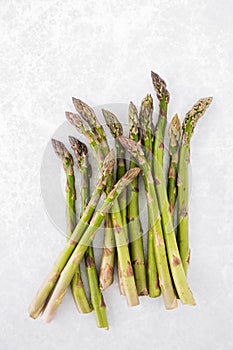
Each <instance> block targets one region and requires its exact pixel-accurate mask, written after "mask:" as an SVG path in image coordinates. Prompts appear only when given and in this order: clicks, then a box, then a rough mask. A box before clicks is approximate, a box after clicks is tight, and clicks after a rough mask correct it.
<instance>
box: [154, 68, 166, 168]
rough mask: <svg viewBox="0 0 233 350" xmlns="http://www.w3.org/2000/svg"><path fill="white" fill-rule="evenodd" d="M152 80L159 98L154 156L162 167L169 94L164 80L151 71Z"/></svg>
mask: <svg viewBox="0 0 233 350" xmlns="http://www.w3.org/2000/svg"><path fill="white" fill-rule="evenodd" d="M151 78H152V82H153V85H154V88H155V91H156V94H157V98H158V99H159V119H158V123H157V125H156V128H155V140H154V157H155V158H156V159H157V166H158V164H160V166H161V167H163V156H164V134H165V129H166V123H167V105H168V103H169V98H170V94H169V92H168V91H167V88H166V83H165V81H164V80H163V79H162V78H160V76H159V75H158V74H156V73H154V72H151ZM154 172H155V173H156V165H154Z"/></svg>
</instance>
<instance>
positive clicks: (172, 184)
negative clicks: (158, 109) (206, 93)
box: [167, 114, 180, 221]
mask: <svg viewBox="0 0 233 350" xmlns="http://www.w3.org/2000/svg"><path fill="white" fill-rule="evenodd" d="M168 134H169V155H170V164H169V170H168V188H167V195H168V201H169V209H170V212H171V215H172V218H173V221H174V208H175V203H176V197H177V171H178V159H179V141H180V120H179V117H178V115H177V114H175V115H174V117H173V118H172V121H171V124H170V126H169V130H168Z"/></svg>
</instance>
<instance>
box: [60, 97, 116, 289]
mask: <svg viewBox="0 0 233 350" xmlns="http://www.w3.org/2000/svg"><path fill="white" fill-rule="evenodd" d="M73 102H74V105H75V108H76V109H77V111H78V112H79V113H80V115H81V116H82V117H83V119H84V120H85V121H86V122H87V123H88V125H89V126H90V128H91V130H90V128H89V126H88V125H87V124H86V123H85V122H83V121H82V119H81V118H80V117H79V116H78V115H76V114H73V113H66V116H67V119H68V120H69V121H70V122H71V124H73V125H74V126H75V127H76V129H77V130H78V131H79V132H80V133H81V134H83V135H84V136H85V137H86V139H87V141H88V142H89V144H90V146H91V148H92V150H93V152H94V155H95V158H96V159H97V161H98V164H99V168H101V167H102V162H103V159H104V156H105V155H106V154H107V153H108V150H109V148H108V144H107V141H106V135H105V132H104V129H103V128H102V126H101V124H100V123H99V121H98V119H97V117H96V115H95V112H94V111H93V109H92V108H91V107H89V106H88V105H87V104H86V103H84V102H82V101H81V100H78V99H75V98H73ZM113 184H114V177H113V174H111V175H110V176H109V180H108V184H107V186H106V190H105V193H106V194H108V193H109V192H110V191H111V189H112V187H113ZM104 227H105V232H104V248H103V254H102V259H101V266H100V276H99V281H100V287H101V289H102V290H104V289H106V288H107V287H109V286H110V285H111V284H112V282H113V277H114V276H113V275H114V256H115V248H114V244H115V242H114V233H113V228H112V220H111V215H110V214H107V215H106V219H105V225H104Z"/></svg>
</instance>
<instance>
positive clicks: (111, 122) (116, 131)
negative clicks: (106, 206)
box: [102, 109, 128, 295]
mask: <svg viewBox="0 0 233 350" xmlns="http://www.w3.org/2000/svg"><path fill="white" fill-rule="evenodd" d="M102 112H103V116H104V118H105V121H106V124H107V126H108V127H109V129H110V131H111V134H112V136H113V137H114V138H115V146H116V152H117V172H116V180H117V181H118V180H119V179H120V178H121V177H122V176H123V175H124V174H125V172H126V162H125V150H124V148H123V147H122V146H121V144H120V143H119V141H118V140H117V138H118V137H119V136H121V135H122V134H123V128H122V125H121V123H120V122H119V120H118V119H117V117H116V116H115V115H114V114H113V113H111V112H109V111H107V110H105V109H103V110H102ZM118 202H119V208H120V213H121V219H122V225H123V226H124V227H125V228H124V230H125V234H126V236H128V232H127V211H126V205H127V192H126V190H125V191H123V192H122V193H121V195H120V196H119V199H118ZM118 259H119V255H118ZM119 268H120V263H119V261H118V269H119ZM121 279H122V275H121V274H120V273H118V281H119V289H120V293H121V294H122V295H125V293H124V283H123V281H121Z"/></svg>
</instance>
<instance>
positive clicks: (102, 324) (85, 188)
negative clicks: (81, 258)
mask: <svg viewBox="0 0 233 350" xmlns="http://www.w3.org/2000/svg"><path fill="white" fill-rule="evenodd" d="M69 141H70V143H71V147H72V149H73V151H74V154H75V156H76V158H77V161H78V162H77V165H78V170H79V172H80V174H81V185H80V187H81V215H82V214H83V212H84V210H85V208H86V206H87V204H88V201H89V197H90V174H91V168H90V164H89V162H88V150H87V147H86V145H85V144H84V143H82V142H81V141H79V140H77V139H76V138H74V137H72V136H70V137H69ZM85 264H86V271H87V278H88V284H89V289H90V296H91V303H92V306H93V309H94V311H95V316H96V323H97V326H98V327H99V328H105V329H108V320H107V315H106V305H105V302H104V298H103V295H102V293H101V291H100V288H99V278H98V274H97V270H96V264H95V256H94V249H93V247H92V245H90V246H89V247H88V248H87V251H86V253H85ZM76 275H77V273H75V275H74V277H73V279H72V288H73V289H75V286H76V279H75V276H76Z"/></svg>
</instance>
